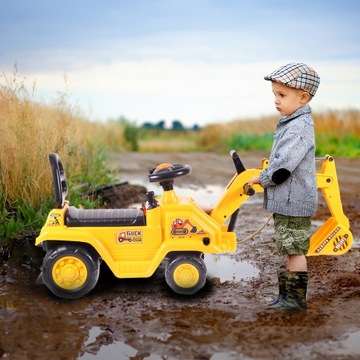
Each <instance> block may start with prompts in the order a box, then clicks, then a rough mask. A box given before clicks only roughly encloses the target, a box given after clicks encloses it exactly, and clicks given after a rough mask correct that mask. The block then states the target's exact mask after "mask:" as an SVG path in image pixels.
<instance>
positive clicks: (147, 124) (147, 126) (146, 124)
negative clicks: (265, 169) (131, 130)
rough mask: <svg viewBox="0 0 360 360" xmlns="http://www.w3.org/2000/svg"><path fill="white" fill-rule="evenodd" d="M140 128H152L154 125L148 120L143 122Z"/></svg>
mask: <svg viewBox="0 0 360 360" xmlns="http://www.w3.org/2000/svg"><path fill="white" fill-rule="evenodd" d="M142 128H143V129H153V128H154V125H153V124H152V123H150V122H145V123H143V125H142Z"/></svg>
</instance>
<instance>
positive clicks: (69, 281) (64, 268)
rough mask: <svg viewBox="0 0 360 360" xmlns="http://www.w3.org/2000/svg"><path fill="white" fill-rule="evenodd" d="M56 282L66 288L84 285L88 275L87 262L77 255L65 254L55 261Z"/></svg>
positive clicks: (54, 275) (54, 277) (71, 288)
mask: <svg viewBox="0 0 360 360" xmlns="http://www.w3.org/2000/svg"><path fill="white" fill-rule="evenodd" d="M52 277H53V279H54V283H55V284H56V285H57V286H59V287H60V288H63V289H66V290H75V289H78V288H79V287H81V286H83V285H84V284H85V282H86V279H87V277H88V271H87V267H86V264H85V263H84V262H83V261H82V260H81V259H80V258H78V257H76V256H64V257H63V258H60V259H59V260H58V261H56V262H55V264H54V266H53V269H52Z"/></svg>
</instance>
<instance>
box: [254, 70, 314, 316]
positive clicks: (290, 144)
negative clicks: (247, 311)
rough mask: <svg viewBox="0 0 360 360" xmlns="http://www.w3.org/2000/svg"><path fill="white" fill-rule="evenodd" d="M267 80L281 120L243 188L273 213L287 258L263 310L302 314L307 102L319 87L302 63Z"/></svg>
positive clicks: (310, 211)
mask: <svg viewBox="0 0 360 360" xmlns="http://www.w3.org/2000/svg"><path fill="white" fill-rule="evenodd" d="M265 80H269V81H271V86H272V91H273V93H274V96H275V107H276V110H277V111H278V112H279V113H280V114H281V115H282V117H281V119H280V120H279V122H278V124H277V127H276V131H275V134H274V141H273V146H272V150H271V153H270V158H269V166H268V168H267V169H265V170H264V171H262V172H261V173H260V176H258V177H255V178H253V179H251V181H250V182H249V185H253V184H261V185H262V186H263V187H264V208H265V209H268V210H269V211H271V212H273V213H274V226H275V241H276V246H277V248H278V251H279V253H280V254H282V255H287V256H288V259H287V264H286V270H284V271H282V270H279V271H278V281H279V295H278V297H277V299H275V300H274V301H273V302H272V303H270V304H269V305H268V306H270V307H272V308H281V309H285V310H290V311H291V310H305V309H306V307H307V304H306V292H307V282H308V272H307V261H306V254H307V251H308V249H309V240H310V237H311V221H310V217H311V216H312V215H314V213H315V212H316V208H317V185H316V168H315V136H314V123H313V119H312V117H311V108H310V106H309V102H310V100H311V99H312V97H313V96H314V95H315V93H316V90H317V88H318V86H319V84H320V78H319V76H318V74H317V73H316V72H315V71H314V70H313V69H311V68H310V67H309V66H307V65H305V64H303V63H291V64H287V65H284V66H282V67H280V68H279V69H277V70H276V71H274V72H272V73H271V74H270V75H268V76H265Z"/></svg>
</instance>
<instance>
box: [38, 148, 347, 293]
mask: <svg viewBox="0 0 360 360" xmlns="http://www.w3.org/2000/svg"><path fill="white" fill-rule="evenodd" d="M230 154H231V157H232V159H233V162H234V165H235V168H236V173H235V175H234V176H233V178H232V179H231V180H230V182H229V184H228V185H227V186H226V188H225V190H224V193H223V195H222V196H221V198H220V200H219V202H218V203H217V204H216V206H215V207H214V208H213V209H212V210H211V211H210V212H206V211H204V210H203V209H201V208H200V207H199V206H198V205H197V204H196V202H195V201H194V200H193V199H192V198H180V197H179V196H177V194H176V192H175V190H174V189H173V183H174V179H176V178H178V177H181V176H184V175H187V174H188V173H190V171H191V167H190V166H189V165H184V164H174V165H171V164H160V165H158V166H157V167H156V168H154V169H153V170H151V171H150V172H149V181H150V182H159V183H160V185H161V186H162V188H163V194H162V195H161V196H156V197H155V196H154V192H148V193H147V201H146V204H144V205H143V206H142V208H128V209H99V210H89V209H78V208H76V207H74V206H70V204H69V202H68V201H67V200H66V195H67V191H68V187H67V182H66V175H65V171H64V168H63V165H62V162H61V160H60V158H59V156H58V155H57V154H54V153H52V154H50V155H49V159H50V164H51V168H52V175H53V180H54V187H55V208H54V209H53V210H51V211H50V213H49V215H48V218H47V220H46V223H45V224H44V226H43V228H42V230H41V232H40V234H39V236H38V237H37V239H36V245H38V246H42V248H43V250H44V251H46V254H45V256H44V259H43V265H42V269H41V273H40V275H39V277H38V279H37V283H40V284H45V285H46V286H47V287H48V288H49V289H50V291H51V292H52V293H53V294H55V295H56V296H58V297H62V298H66V299H77V298H80V297H82V296H84V295H85V294H87V293H88V292H89V291H91V290H92V289H93V288H94V287H95V285H96V283H97V281H98V278H99V271H100V263H101V261H105V263H106V264H107V265H108V267H109V268H110V269H111V271H112V272H113V274H114V275H115V276H116V277H118V278H146V277H150V276H151V275H153V274H154V272H155V271H156V269H157V268H158V267H159V265H160V264H161V263H162V262H163V261H164V265H165V280H166V282H167V284H168V285H169V286H170V288H171V289H172V290H173V291H174V292H176V293H179V294H185V295H191V294H194V293H196V292H197V291H198V290H200V289H201V288H202V287H203V286H204V284H205V282H206V274H207V269H206V264H205V261H204V254H205V253H213V254H220V253H225V252H234V251H235V250H236V234H235V233H234V228H235V223H236V219H237V217H238V211H239V208H240V206H241V205H242V204H243V203H244V202H245V201H246V200H247V199H248V198H249V196H251V195H253V194H254V193H255V192H256V191H263V188H262V187H261V186H260V185H255V186H254V188H249V187H248V185H247V183H248V181H249V180H250V179H251V178H253V177H254V176H256V175H259V173H260V172H261V171H262V170H263V169H265V168H266V167H267V165H268V160H266V159H264V160H263V161H262V163H261V166H260V167H259V168H257V169H247V170H246V169H245V168H244V166H243V164H242V162H241V160H240V158H239V156H238V155H237V153H236V152H235V151H234V150H232V151H231V153H230ZM321 161H322V167H321V170H320V171H318V173H317V182H318V188H320V189H321V191H322V193H323V195H324V197H325V199H326V202H327V205H328V207H329V210H330V213H331V216H330V217H329V219H328V220H327V221H326V222H325V223H324V224H323V225H322V226H321V227H320V228H319V229H318V230H317V231H316V233H315V234H314V235H313V236H312V238H311V241H310V249H309V253H308V255H340V254H343V253H345V252H346V251H348V250H349V249H350V247H351V245H352V241H353V238H352V234H351V232H350V230H349V220H348V218H347V217H346V216H345V214H344V212H343V209H342V203H341V198H340V191H339V186H338V180H337V175H336V168H335V161H334V159H333V158H332V157H331V156H326V157H325V158H323V159H321Z"/></svg>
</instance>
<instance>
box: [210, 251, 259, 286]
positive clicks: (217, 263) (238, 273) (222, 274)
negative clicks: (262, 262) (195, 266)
mask: <svg viewBox="0 0 360 360" xmlns="http://www.w3.org/2000/svg"><path fill="white" fill-rule="evenodd" d="M204 260H205V263H206V267H207V270H208V277H210V278H214V277H216V278H219V280H220V282H224V281H240V280H241V279H249V278H252V277H257V276H258V275H259V273H260V270H259V269H257V268H256V267H255V266H253V265H251V264H250V263H248V262H245V261H237V260H235V259H234V258H233V257H231V256H229V255H227V254H222V255H220V256H219V255H213V254H205V259H204Z"/></svg>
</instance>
